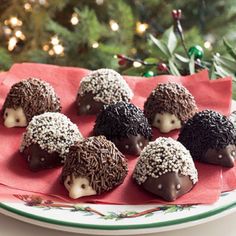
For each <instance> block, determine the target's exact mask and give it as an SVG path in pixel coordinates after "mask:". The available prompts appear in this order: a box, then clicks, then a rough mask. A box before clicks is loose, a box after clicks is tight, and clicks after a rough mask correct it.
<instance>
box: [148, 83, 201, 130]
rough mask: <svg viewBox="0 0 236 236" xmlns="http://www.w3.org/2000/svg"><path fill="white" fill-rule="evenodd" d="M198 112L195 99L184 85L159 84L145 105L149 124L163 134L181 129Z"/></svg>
mask: <svg viewBox="0 0 236 236" xmlns="http://www.w3.org/2000/svg"><path fill="white" fill-rule="evenodd" d="M196 111H197V106H196V103H195V100H194V97H193V96H192V95H191V94H190V92H189V91H188V90H187V89H186V88H185V87H183V86H182V85H179V84H176V83H167V84H159V85H158V86H157V87H156V88H155V89H154V90H153V91H152V92H151V94H150V95H149V97H148V98H147V100H146V102H145V104H144V114H145V116H146V117H147V118H148V121H149V123H150V124H151V125H152V126H153V127H156V128H158V129H159V130H160V131H161V132H162V133H168V132H170V131H171V130H174V129H179V128H181V125H182V124H183V123H184V122H186V121H187V120H188V119H189V118H191V117H192V116H193V115H194V114H195V113H196Z"/></svg>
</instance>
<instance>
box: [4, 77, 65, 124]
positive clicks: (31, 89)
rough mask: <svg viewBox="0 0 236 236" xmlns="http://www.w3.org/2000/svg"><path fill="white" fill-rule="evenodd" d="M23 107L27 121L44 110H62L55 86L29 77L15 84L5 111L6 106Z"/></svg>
mask: <svg viewBox="0 0 236 236" xmlns="http://www.w3.org/2000/svg"><path fill="white" fill-rule="evenodd" d="M18 107H22V109H23V111H24V114H25V116H26V119H27V122H30V120H31V119H32V117H33V116H35V115H39V114H42V113H44V112H60V111H61V105H60V99H59V98H58V97H57V95H56V93H55V91H54V89H53V87H52V86H51V85H50V84H49V83H47V82H45V81H42V80H40V79H37V78H29V79H27V80H22V81H20V82H18V83H16V84H14V85H13V86H12V87H11V89H10V91H9V93H8V95H7V98H6V100H5V102H4V104H3V109H2V111H3V113H4V111H5V109H6V108H14V109H17V108H18Z"/></svg>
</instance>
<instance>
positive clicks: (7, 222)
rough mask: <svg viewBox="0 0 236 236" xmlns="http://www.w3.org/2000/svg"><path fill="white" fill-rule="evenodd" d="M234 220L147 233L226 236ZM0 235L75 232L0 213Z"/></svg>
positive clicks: (234, 232) (231, 231)
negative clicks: (28, 221)
mask: <svg viewBox="0 0 236 236" xmlns="http://www.w3.org/2000/svg"><path fill="white" fill-rule="evenodd" d="M235 222H236V213H232V214H230V215H228V216H225V217H223V218H220V219H217V220H214V221H211V222H208V223H204V224H201V225H198V226H193V227H189V228H186V229H182V230H175V231H169V232H163V233H156V234H149V236H155V235H156V236H199V235H214V236H222V235H224V234H227V236H235V235H236V227H235ZM0 235H4V236H13V235H14V236H15V235H17V236H28V235H29V236H32V235H34V236H42V235H50V236H73V235H75V234H74V233H67V232H62V231H57V230H51V229H47V228H42V227H38V226H34V225H31V224H27V223H24V222H21V221H18V220H15V219H13V218H10V217H8V216H4V215H2V214H0ZM77 235H79V234H77ZM140 236H142V235H140Z"/></svg>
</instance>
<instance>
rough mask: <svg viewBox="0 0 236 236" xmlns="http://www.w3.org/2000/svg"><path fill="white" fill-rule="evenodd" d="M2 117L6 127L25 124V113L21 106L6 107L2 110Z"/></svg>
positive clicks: (23, 125)
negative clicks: (15, 107)
mask: <svg viewBox="0 0 236 236" xmlns="http://www.w3.org/2000/svg"><path fill="white" fill-rule="evenodd" d="M3 118H4V125H5V126H6V127H7V128H13V127H25V126H27V120H26V117H25V113H24V111H23V109H22V108H21V107H18V108H17V109H14V108H6V109H5V111H4V115H3Z"/></svg>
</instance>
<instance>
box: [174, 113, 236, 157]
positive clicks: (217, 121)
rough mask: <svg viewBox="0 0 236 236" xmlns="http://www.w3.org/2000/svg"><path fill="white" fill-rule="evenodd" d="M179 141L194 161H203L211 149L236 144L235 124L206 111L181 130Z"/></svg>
mask: <svg viewBox="0 0 236 236" xmlns="http://www.w3.org/2000/svg"><path fill="white" fill-rule="evenodd" d="M178 141H180V142H181V143H182V144H183V145H184V146H185V147H186V148H187V149H188V150H190V153H191V155H192V157H193V158H194V159H197V160H201V157H203V156H204V154H205V153H206V151H207V150H208V149H209V148H212V149H216V150H219V149H223V148H225V147H226V146H228V145H230V144H232V145H235V144H236V130H235V128H234V126H233V123H232V122H231V121H230V120H229V119H228V118H227V117H226V116H223V115H221V114H219V113H218V112H216V111H212V110H204V111H201V112H198V113H196V114H195V115H194V116H193V117H192V118H191V119H189V120H188V121H187V122H186V124H185V125H184V126H183V127H182V129H181V130H180V134H179V138H178Z"/></svg>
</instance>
